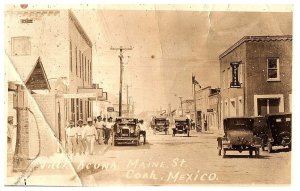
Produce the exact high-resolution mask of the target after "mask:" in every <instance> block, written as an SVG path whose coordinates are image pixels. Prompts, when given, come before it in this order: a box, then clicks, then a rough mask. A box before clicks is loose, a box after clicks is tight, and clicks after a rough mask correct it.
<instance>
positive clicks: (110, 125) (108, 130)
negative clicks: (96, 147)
mask: <svg viewBox="0 0 300 191" xmlns="http://www.w3.org/2000/svg"><path fill="white" fill-rule="evenodd" d="M113 126H114V123H113V122H112V117H110V118H108V122H107V123H106V128H105V133H104V134H105V138H104V144H106V145H107V144H108V141H109V138H110V135H111V132H112V131H111V130H112V129H113Z"/></svg>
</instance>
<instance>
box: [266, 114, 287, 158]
mask: <svg viewBox="0 0 300 191" xmlns="http://www.w3.org/2000/svg"><path fill="white" fill-rule="evenodd" d="M265 118H266V124H267V127H268V128H269V129H270V131H271V135H272V137H270V138H269V139H268V143H267V147H268V152H272V150H273V148H272V147H273V146H283V147H286V146H287V147H289V149H290V150H291V148H292V127H291V126H292V114H291V113H277V114H268V115H266V116H265Z"/></svg>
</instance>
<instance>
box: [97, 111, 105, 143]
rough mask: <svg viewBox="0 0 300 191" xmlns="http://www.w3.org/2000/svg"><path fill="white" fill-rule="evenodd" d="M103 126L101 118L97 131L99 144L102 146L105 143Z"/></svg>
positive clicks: (98, 121)
mask: <svg viewBox="0 0 300 191" xmlns="http://www.w3.org/2000/svg"><path fill="white" fill-rule="evenodd" d="M103 126H104V122H103V121H102V118H101V116H98V117H97V122H96V130H97V136H98V144H99V145H101V144H102V142H103V134H104V133H103Z"/></svg>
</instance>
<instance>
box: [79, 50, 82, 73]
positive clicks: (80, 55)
mask: <svg viewBox="0 0 300 191" xmlns="http://www.w3.org/2000/svg"><path fill="white" fill-rule="evenodd" d="M81 57H82V54H81V52H79V62H80V64H79V67H80V69H79V77H80V78H81V68H82V67H81V65H82V61H81Z"/></svg>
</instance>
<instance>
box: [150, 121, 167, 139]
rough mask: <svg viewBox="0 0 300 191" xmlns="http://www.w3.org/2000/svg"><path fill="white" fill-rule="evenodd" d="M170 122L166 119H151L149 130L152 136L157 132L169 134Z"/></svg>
mask: <svg viewBox="0 0 300 191" xmlns="http://www.w3.org/2000/svg"><path fill="white" fill-rule="evenodd" d="M169 125H170V122H169V120H168V119H167V118H166V117H153V119H152V121H151V128H152V129H153V134H156V133H157V132H164V133H165V134H166V135H167V134H168V133H169Z"/></svg>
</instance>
